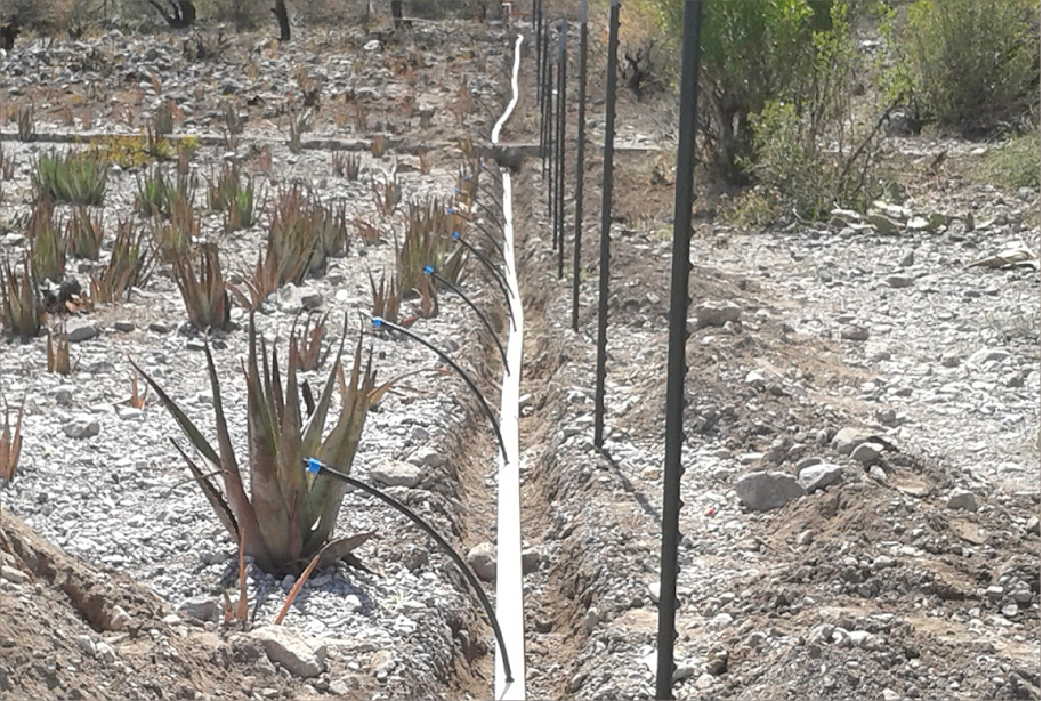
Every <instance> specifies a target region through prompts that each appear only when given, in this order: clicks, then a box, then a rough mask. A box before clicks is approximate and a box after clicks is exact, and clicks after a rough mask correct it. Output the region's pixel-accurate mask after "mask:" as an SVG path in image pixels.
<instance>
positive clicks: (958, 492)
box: [947, 489, 979, 511]
mask: <svg viewBox="0 0 1041 701" xmlns="http://www.w3.org/2000/svg"><path fill="white" fill-rule="evenodd" d="M947 508H948V509H958V510H960V511H975V510H976V509H977V508H979V505H978V504H977V503H976V495H975V494H973V493H972V492H970V491H969V490H968V489H955V490H953V491H952V492H951V493H950V495H949V496H948V497H947Z"/></svg>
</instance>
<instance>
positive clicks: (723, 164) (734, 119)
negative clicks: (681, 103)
mask: <svg viewBox="0 0 1041 701" xmlns="http://www.w3.org/2000/svg"><path fill="white" fill-rule="evenodd" d="M683 5H684V3H682V2H675V1H670V2H663V3H661V5H660V12H661V21H662V23H663V24H664V26H665V28H666V29H667V30H668V31H669V33H670V34H671V35H672V36H676V35H677V34H678V32H679V31H680V28H681V27H682V18H683ZM836 5H838V6H839V10H840V12H841V13H842V14H843V15H844V16H847V17H848V16H849V15H850V13H851V10H850V7H849V6H848V5H846V4H845V3H833V2H832V1H831V0H826V1H822V2H808V0H762V1H760V2H726V1H721V0H716V1H711V2H705V3H704V6H703V7H704V9H703V18H702V25H701V42H702V51H701V76H700V81H701V92H700V94H699V97H700V98H701V99H702V100H703V102H702V104H703V105H704V106H705V108H706V112H707V115H708V116H707V118H706V119H703V120H701V124H700V131H701V134H700V136H701V138H702V139H703V142H704V144H705V147H706V152H707V162H708V165H710V166H711V167H713V168H714V169H716V170H717V171H718V172H720V173H722V174H723V175H724V176H725V177H726V179H727V180H728V181H729V182H731V183H743V182H746V181H747V179H748V178H747V176H748V173H747V171H746V168H745V167H743V164H744V166H747V165H748V164H749V163H750V162H751V161H750V159H751V157H752V155H753V144H754V140H755V139H754V135H753V130H752V119H751V117H752V115H754V114H756V113H759V112H761V111H762V110H763V109H764V108H765V107H766V105H767V103H768V102H770V101H772V100H783V99H790V100H792V101H793V102H794V103H795V105H796V109H797V111H798V112H800V113H801V111H802V110H801V109H800V104H801V103H802V102H803V100H804V99H805V98H806V97H809V96H811V95H812V94H813V93H812V87H813V86H812V79H813V78H814V77H815V76H816V72H815V67H816V64H817V56H816V53H817V42H818V39H819V38H821V37H823V38H828V37H829V36H830V35H835V34H837V33H842V32H848V31H849V22H848V21H847V22H845V23H844V24H843V26H842V27H840V28H835V27H833V26H832V14H833V13H832V10H833V6H836ZM807 91H811V92H807Z"/></svg>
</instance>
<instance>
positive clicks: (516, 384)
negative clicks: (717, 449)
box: [492, 36, 525, 701]
mask: <svg viewBox="0 0 1041 701" xmlns="http://www.w3.org/2000/svg"><path fill="white" fill-rule="evenodd" d="M522 41H524V37H522V36H518V37H517V43H516V45H515V46H514V56H513V80H512V87H513V97H512V98H511V99H510V104H509V105H507V106H506V111H505V112H503V113H502V116H501V117H499V121H498V122H496V123H495V128H494V129H492V143H493V144H497V143H499V134H500V133H501V132H502V126H503V124H505V123H506V120H507V119H509V118H510V115H511V114H513V110H514V108H515V107H516V106H517V98H518V95H519V89H518V87H517V74H518V72H519V71H520V47H521V42H522ZM502 211H503V227H502V228H503V239H504V240H503V245H502V257H503V261H505V265H506V284H507V286H508V287H509V289H510V292H511V296H510V299H509V304H510V309H511V310H512V312H513V318H514V320H515V321H516V328H514V329H512V330H511V332H510V339H509V344H508V345H507V347H506V360H507V362H508V363H509V369H510V371H509V372H508V373H507V372H506V371H505V370H504V371H503V376H502V407H501V408H500V410H499V427H500V430H501V431H502V438H503V441H504V442H505V444H506V458H507V459H505V460H504V459H503V457H502V455H501V454H500V456H499V523H498V543H497V547H496V566H495V617H496V618H498V619H499V627H500V628H501V629H502V637H503V640H504V643H505V647H506V652H507V654H509V657H510V667H511V671H512V672H513V681H512V682H509V683H508V682H507V681H506V674H505V671H504V670H503V667H502V659H501V657H500V654H499V651H498V648H496V652H495V698H496V699H515V700H521V701H522V700H523V699H524V698H525V689H524V569H523V565H522V563H521V532H520V470H519V469H518V468H519V467H520V439H519V438H520V437H519V433H520V431H519V427H518V419H519V413H520V402H519V399H518V397H519V394H520V378H521V374H522V373H521V362H522V360H523V356H524V305H522V304H521V299H520V289H519V285H518V284H517V260H516V256H515V255H514V248H513V183H512V182H511V180H510V171H509V169H508V168H503V169H502Z"/></svg>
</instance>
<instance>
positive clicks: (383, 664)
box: [369, 650, 398, 679]
mask: <svg viewBox="0 0 1041 701" xmlns="http://www.w3.org/2000/svg"><path fill="white" fill-rule="evenodd" d="M397 666H398V663H397V660H395V659H394V653H393V652H391V651H390V650H377V651H376V652H374V653H372V657H370V658H369V669H370V670H372V675H373V676H374V677H376V678H377V679H386V678H387V677H389V676H390V673H391V672H393V671H394V668H395V667H397Z"/></svg>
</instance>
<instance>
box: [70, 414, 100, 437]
mask: <svg viewBox="0 0 1041 701" xmlns="http://www.w3.org/2000/svg"><path fill="white" fill-rule="evenodd" d="M61 430H62V433H64V434H65V435H66V436H68V437H69V438H92V437H94V436H96V435H98V434H99V433H101V426H100V424H98V422H97V421H94V420H93V419H90V418H87V417H79V418H76V419H73V420H72V421H70V422H69V423H67V424H65V425H64V426H62V427H61Z"/></svg>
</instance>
